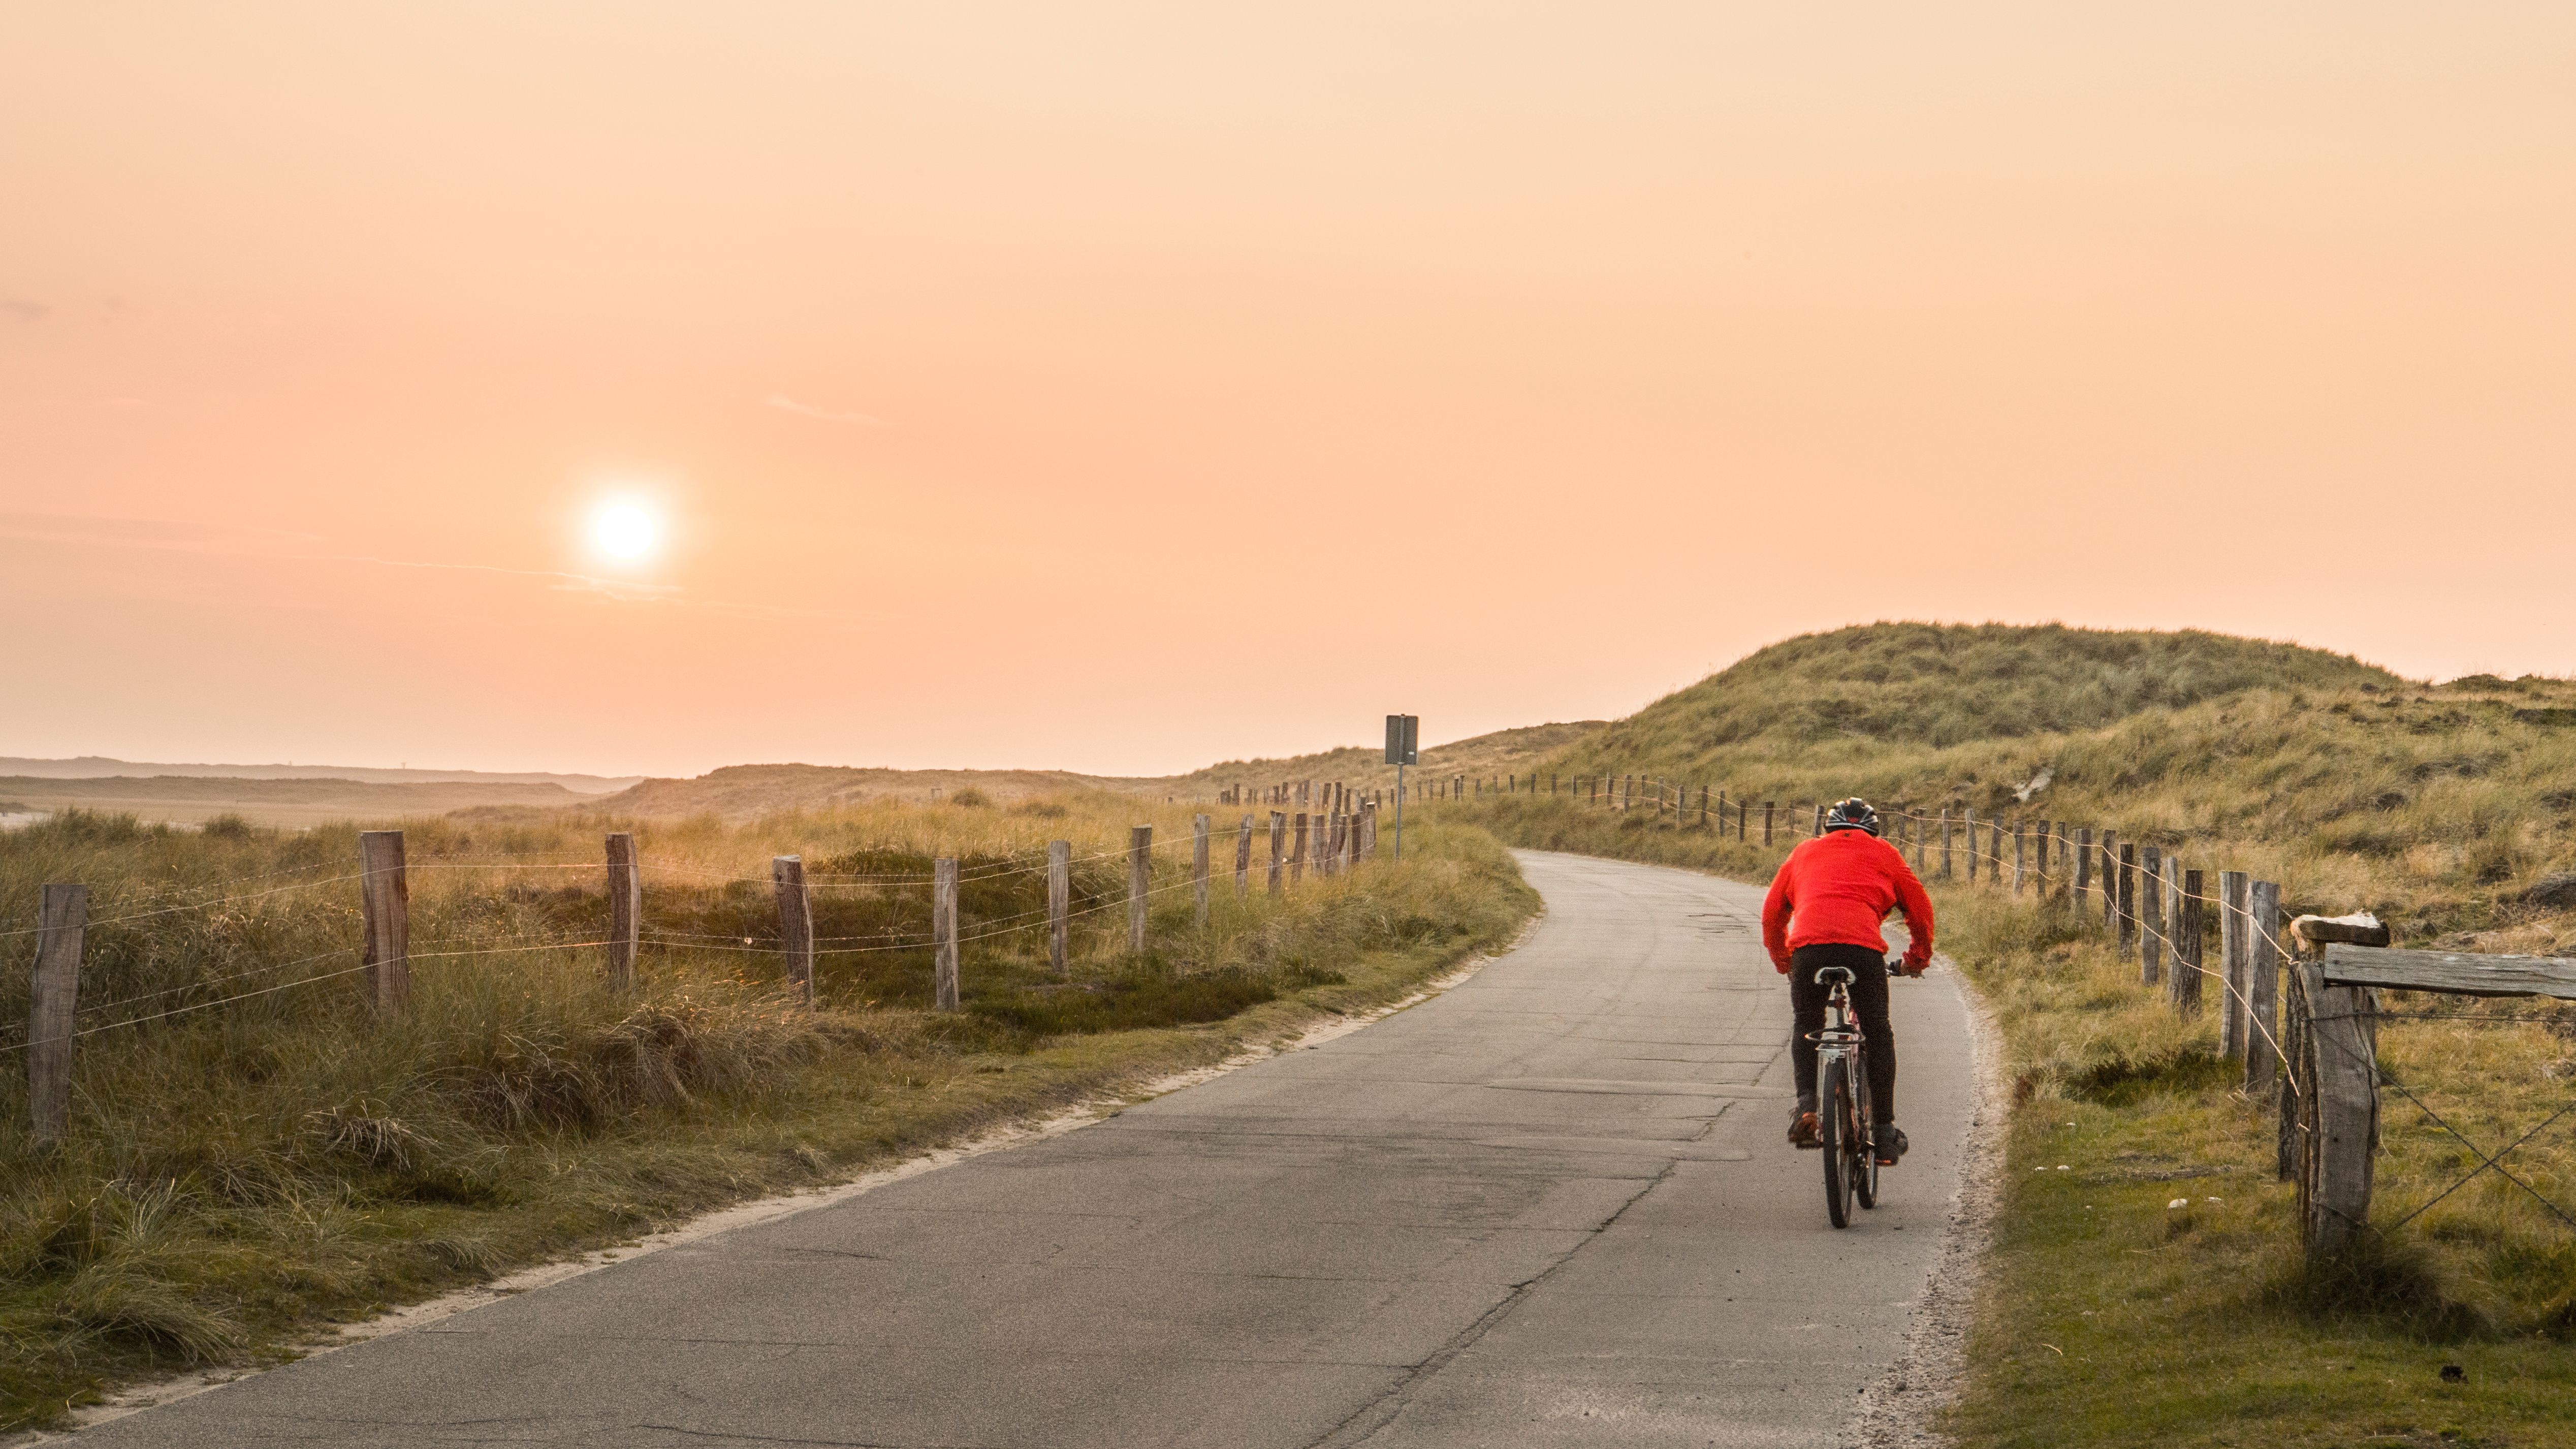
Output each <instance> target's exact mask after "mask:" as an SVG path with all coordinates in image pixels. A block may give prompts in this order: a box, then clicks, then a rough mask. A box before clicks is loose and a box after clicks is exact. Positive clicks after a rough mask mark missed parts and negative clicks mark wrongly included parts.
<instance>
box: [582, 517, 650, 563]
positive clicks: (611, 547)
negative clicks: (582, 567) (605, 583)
mask: <svg viewBox="0 0 2576 1449" xmlns="http://www.w3.org/2000/svg"><path fill="white" fill-rule="evenodd" d="M590 541H591V545H592V546H593V547H595V548H597V549H598V550H599V551H600V552H601V553H604V554H606V555H608V556H609V557H610V558H613V559H617V560H619V561H621V562H632V561H634V560H636V559H640V558H642V557H644V556H645V555H646V554H648V553H651V552H652V551H653V546H654V545H655V544H657V543H660V542H661V541H662V520H661V518H660V517H658V516H657V515H656V514H655V513H654V512H653V510H652V509H650V508H647V507H645V506H644V505H643V504H641V503H603V504H601V505H599V506H598V507H597V508H595V509H593V510H591V514H590Z"/></svg>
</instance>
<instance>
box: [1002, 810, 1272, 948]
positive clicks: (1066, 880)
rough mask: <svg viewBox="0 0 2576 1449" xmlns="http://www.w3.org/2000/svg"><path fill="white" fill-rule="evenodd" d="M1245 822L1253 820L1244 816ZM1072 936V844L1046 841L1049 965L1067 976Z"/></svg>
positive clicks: (1070, 842) (1062, 841) (1066, 841)
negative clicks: (1066, 969) (1066, 970)
mask: <svg viewBox="0 0 2576 1449" xmlns="http://www.w3.org/2000/svg"><path fill="white" fill-rule="evenodd" d="M1243 818H1244V819H1246V820H1249V819H1251V818H1252V817H1251V816H1249V815H1247V816H1245V817H1243ZM1072 935H1073V842H1072V841H1070V840H1050V841H1048V842H1047V966H1048V967H1049V968H1050V969H1052V970H1053V971H1054V972H1055V974H1056V975H1058V976H1062V975H1063V974H1064V973H1065V967H1066V964H1067V958H1068V956H1069V955H1070V954H1071V950H1070V948H1071V946H1072V940H1071V937H1072Z"/></svg>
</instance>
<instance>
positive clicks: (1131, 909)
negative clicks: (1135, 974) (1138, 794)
mask: <svg viewBox="0 0 2576 1449" xmlns="http://www.w3.org/2000/svg"><path fill="white" fill-rule="evenodd" d="M1153 885H1154V827H1153V826H1151V825H1132V826H1129V827H1128V829H1127V949H1128V950H1130V951H1142V950H1144V949H1145V895H1146V893H1147V892H1148V891H1150V890H1152V889H1153Z"/></svg>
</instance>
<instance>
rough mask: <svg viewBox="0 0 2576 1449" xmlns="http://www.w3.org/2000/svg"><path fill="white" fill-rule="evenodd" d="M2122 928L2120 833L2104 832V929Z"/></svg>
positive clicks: (2112, 930) (2113, 931) (2115, 930)
mask: <svg viewBox="0 0 2576 1449" xmlns="http://www.w3.org/2000/svg"><path fill="white" fill-rule="evenodd" d="M2119 929H2120V833H2119V832H2118V831H2116V830H2105V831H2103V832H2102V930H2103V932H2104V933H2105V934H2112V933H2116V932H2117V931H2118V930H2119Z"/></svg>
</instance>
